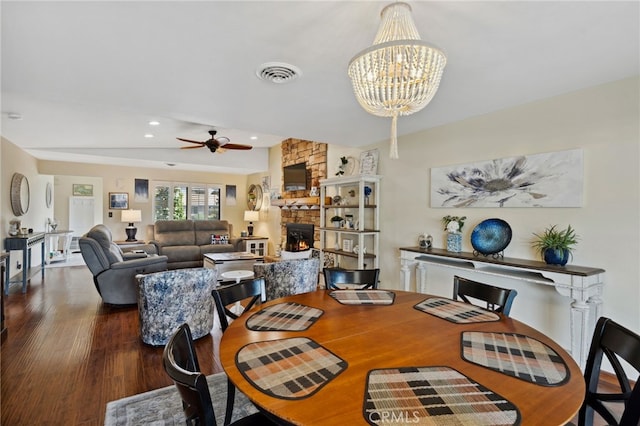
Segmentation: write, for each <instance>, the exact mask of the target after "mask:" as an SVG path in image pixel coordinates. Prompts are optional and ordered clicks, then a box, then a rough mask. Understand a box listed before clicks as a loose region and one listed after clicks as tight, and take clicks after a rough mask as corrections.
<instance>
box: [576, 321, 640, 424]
mask: <svg viewBox="0 0 640 426" xmlns="http://www.w3.org/2000/svg"><path fill="white" fill-rule="evenodd" d="M603 355H605V356H606V357H607V359H608V360H609V363H610V364H611V367H612V368H613V370H614V372H615V374H616V377H617V379H618V383H619V384H620V390H621V392H619V393H600V392H598V381H599V379H600V366H601V364H602V356H603ZM620 359H622V360H624V361H626V363H628V364H629V365H631V367H633V368H634V369H635V370H636V371H637V372H639V373H640V336H639V335H638V334H636V333H634V332H632V331H631V330H629V329H627V328H625V327H623V326H621V325H620V324H618V323H616V322H614V321H613V320H611V319H609V318H606V317H601V318H600V319H598V323H597V324H596V327H595V330H594V332H593V340H592V341H591V348H590V350H589V356H588V358H587V364H586V367H585V370H584V378H585V383H586V386H587V390H586V394H585V399H584V403H583V404H582V407H581V408H580V412H579V415H578V425H579V426H586V425H592V424H593V416H594V411H596V412H597V413H598V414H599V415H600V416H602V418H603V419H604V420H605V421H606V422H607V424H609V425H618V426H638V425H639V424H640V384H638V380H636V383H635V385H634V386H633V387H632V386H631V382H630V381H629V378H628V377H627V373H626V372H625V369H624V367H623V366H622V363H621V362H620ZM611 402H617V403H623V404H624V411H623V412H622V417H621V418H620V420H619V421H618V420H617V419H616V418H615V416H614V415H613V413H612V412H611V410H610V408H608V407H607V406H605V404H604V403H607V404H608V403H611Z"/></svg>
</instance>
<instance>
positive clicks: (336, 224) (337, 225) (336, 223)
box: [331, 215, 344, 228]
mask: <svg viewBox="0 0 640 426" xmlns="http://www.w3.org/2000/svg"><path fill="white" fill-rule="evenodd" d="M343 220H344V218H343V217H342V216H337V215H336V216H333V217H332V218H331V223H332V224H333V226H334V228H340V226H342V221H343Z"/></svg>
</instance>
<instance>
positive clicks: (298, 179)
mask: <svg viewBox="0 0 640 426" xmlns="http://www.w3.org/2000/svg"><path fill="white" fill-rule="evenodd" d="M282 176H283V181H284V190H285V191H298V190H305V189H308V188H307V165H306V164H305V163H299V164H293V165H291V166H285V167H283V169H282Z"/></svg>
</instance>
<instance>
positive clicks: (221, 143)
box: [176, 130, 253, 152]
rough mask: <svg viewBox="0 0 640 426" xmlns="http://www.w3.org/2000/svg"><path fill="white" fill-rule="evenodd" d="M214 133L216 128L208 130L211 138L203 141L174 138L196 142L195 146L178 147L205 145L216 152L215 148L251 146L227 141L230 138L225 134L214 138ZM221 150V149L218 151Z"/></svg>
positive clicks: (191, 147)
mask: <svg viewBox="0 0 640 426" xmlns="http://www.w3.org/2000/svg"><path fill="white" fill-rule="evenodd" d="M216 133H218V132H217V130H209V134H210V135H211V139H209V140H207V141H204V142H199V141H192V140H189V139H182V138H176V139H178V140H179V141H182V142H189V143H194V144H197V146H183V147H181V148H180V149H193V148H202V147H205V146H206V147H207V148H209V151H211V152H216V151H217V150H219V149H220V148H223V150H224V149H241V150H248V149H251V148H253V147H252V146H251V145H241V144H237V143H229V142H230V140H229V138H227V137H225V136H221V137H219V138H216ZM220 152H223V151H220Z"/></svg>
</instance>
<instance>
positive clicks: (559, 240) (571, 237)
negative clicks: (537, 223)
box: [531, 225, 578, 266]
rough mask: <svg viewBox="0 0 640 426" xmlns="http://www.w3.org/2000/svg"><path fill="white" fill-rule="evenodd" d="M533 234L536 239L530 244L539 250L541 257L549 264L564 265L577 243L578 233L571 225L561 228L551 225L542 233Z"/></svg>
mask: <svg viewBox="0 0 640 426" xmlns="http://www.w3.org/2000/svg"><path fill="white" fill-rule="evenodd" d="M533 235H534V236H535V237H536V239H535V240H534V241H533V242H532V244H531V245H532V246H533V248H535V249H536V250H538V252H540V255H541V256H542V259H544V261H545V262H546V263H547V264H549V265H560V266H564V265H566V264H567V261H568V260H569V257H570V256H573V254H572V253H571V252H572V250H573V249H574V248H575V245H576V244H577V243H578V235H576V231H575V229H573V228H572V227H571V225H569V226H567V229H563V230H559V229H557V225H553V226H551V227H549V228H547V229H545V230H544V232H543V233H542V234H536V233H534V234H533Z"/></svg>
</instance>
